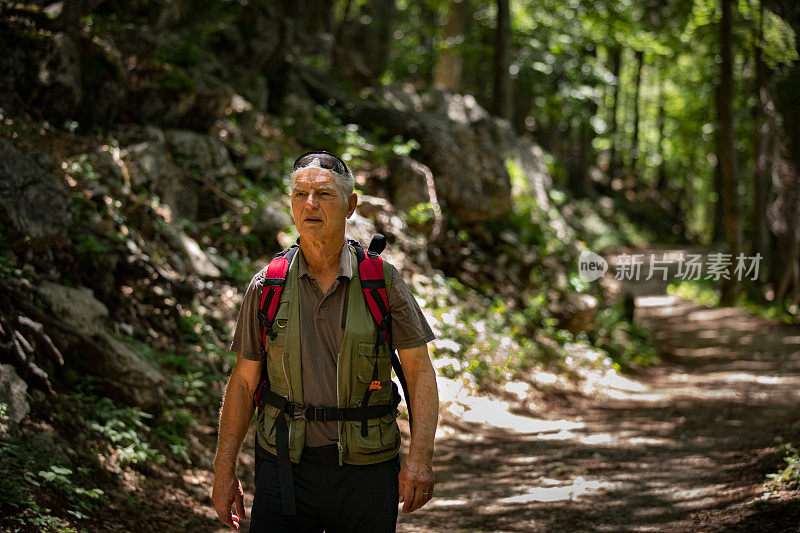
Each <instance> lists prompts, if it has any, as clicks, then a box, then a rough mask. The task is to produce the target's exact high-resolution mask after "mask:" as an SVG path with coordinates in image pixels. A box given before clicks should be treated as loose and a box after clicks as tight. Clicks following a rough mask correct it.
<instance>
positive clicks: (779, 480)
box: [767, 443, 800, 489]
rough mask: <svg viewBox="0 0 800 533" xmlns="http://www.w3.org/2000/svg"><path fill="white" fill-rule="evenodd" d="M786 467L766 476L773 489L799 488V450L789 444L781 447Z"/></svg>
mask: <svg viewBox="0 0 800 533" xmlns="http://www.w3.org/2000/svg"><path fill="white" fill-rule="evenodd" d="M781 450H782V451H783V453H784V457H783V461H784V462H785V463H786V466H785V467H783V468H781V469H780V470H778V472H776V473H772V474H767V479H770V480H771V482H772V483H771V484H772V486H773V487H779V486H783V487H786V488H788V489H797V488H800V449H798V447H797V446H794V445H792V444H791V443H784V444H783V445H781Z"/></svg>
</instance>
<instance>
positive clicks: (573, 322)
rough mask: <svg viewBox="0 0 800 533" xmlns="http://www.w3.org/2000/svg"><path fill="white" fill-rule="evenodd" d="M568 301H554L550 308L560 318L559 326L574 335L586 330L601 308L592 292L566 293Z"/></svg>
mask: <svg viewBox="0 0 800 533" xmlns="http://www.w3.org/2000/svg"><path fill="white" fill-rule="evenodd" d="M566 295H567V296H566V301H563V300H562V301H556V302H553V303H552V304H551V305H550V306H549V309H550V311H551V312H552V313H553V316H554V317H555V318H557V319H558V321H559V327H560V328H561V329H566V330H568V331H569V332H570V333H572V334H573V335H577V334H578V333H580V332H581V331H586V330H587V329H588V328H589V324H591V323H592V320H594V317H595V315H597V311H598V308H599V305H598V302H597V298H595V297H594V296H592V295H590V294H580V293H574V292H568V293H566Z"/></svg>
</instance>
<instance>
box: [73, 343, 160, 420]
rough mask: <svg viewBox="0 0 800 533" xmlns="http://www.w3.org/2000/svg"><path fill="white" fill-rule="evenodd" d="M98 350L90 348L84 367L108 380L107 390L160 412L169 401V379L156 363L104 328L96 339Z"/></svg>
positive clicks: (145, 407) (106, 391)
mask: <svg viewBox="0 0 800 533" xmlns="http://www.w3.org/2000/svg"><path fill="white" fill-rule="evenodd" d="M94 340H95V342H96V345H97V347H98V348H99V350H98V349H94V350H93V349H92V348H91V347H89V349H88V350H86V352H85V356H84V357H85V359H86V360H85V361H84V362H82V367H83V368H84V370H85V371H87V372H90V373H92V374H94V375H97V376H101V377H104V378H106V379H107V380H108V382H107V385H106V386H105V387H104V392H105V394H107V395H108V396H109V397H112V398H116V399H118V400H120V401H122V402H125V403H127V404H129V405H135V406H137V407H141V408H142V409H145V410H148V411H156V410H158V408H159V407H160V406H161V405H163V403H164V400H165V398H166V397H165V395H164V389H163V388H164V387H165V386H166V385H167V380H166V379H165V378H164V376H163V375H162V374H161V372H160V371H159V370H158V368H156V366H155V365H153V363H151V362H150V361H148V360H147V359H145V358H144V357H142V355H141V354H140V353H139V352H137V351H135V350H133V349H132V348H130V347H129V346H128V345H126V344H124V343H123V342H122V341H120V340H118V339H116V338H115V337H114V336H113V335H112V334H111V333H110V332H109V331H107V330H103V331H101V332H100V333H99V334H98V335H97V336H95V338H94Z"/></svg>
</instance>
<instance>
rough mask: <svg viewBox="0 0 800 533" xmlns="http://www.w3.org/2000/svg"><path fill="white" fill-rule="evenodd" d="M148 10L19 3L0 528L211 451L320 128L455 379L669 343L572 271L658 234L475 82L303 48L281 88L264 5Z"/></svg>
mask: <svg viewBox="0 0 800 533" xmlns="http://www.w3.org/2000/svg"><path fill="white" fill-rule="evenodd" d="M165 5H171V4H170V3H165ZM148 9H149V10H151V11H148ZM153 9H155V8H153V7H152V6H151V5H150V4H147V3H142V4H138V3H137V4H136V6H135V7H134V8H133V9H132V11H131V12H128V11H125V12H124V15H123V14H122V13H123V11H121V10H120V5H118V3H116V2H106V3H105V4H103V6H102V8H100V10H99V11H98V12H97V13H96V14H95V15H94V16H92V17H89V18H87V17H86V16H83V18H81V17H78V18H75V17H74V15H72V14H71V13H70V12H69V8H68V7H63V8H62V11H61V12H59V13H55V12H51V11H48V10H46V9H45V10H42V9H39V8H37V7H36V4H35V3H34V4H31V5H25V6H21V7H20V5H17V6H15V7H4V8H3V9H2V11H0V19H2V20H0V25H2V30H0V42H2V44H3V50H4V54H3V57H2V58H0V66H2V68H3V72H4V73H5V74H4V76H3V78H2V82H0V113H1V114H2V116H0V289H2V290H1V291H0V363H2V366H0V369H2V374H0V434H1V438H2V441H0V454H2V455H3V458H4V460H3V463H2V466H1V467H0V479H2V481H0V501H2V504H0V505H1V506H2V513H0V525H2V526H3V528H7V529H10V530H12V531H27V530H31V531H33V530H35V531H40V530H46V529H48V528H49V529H53V530H60V531H72V530H74V529H71V528H84V529H89V530H93V528H94V526H92V525H91V524H92V516H94V514H95V513H98V512H100V509H101V508H107V509H111V510H114V511H125V513H126V514H127V515H130V517H131V518H129V520H134V521H135V520H137V518H136V517H140V518H141V519H144V518H143V517H146V516H147V515H148V513H150V514H152V512H153V511H152V509H150V508H149V507H148V504H147V501H148V495H149V493H148V489H147V484H146V479H148V478H156V479H159V478H160V479H167V478H170V476H172V477H174V476H175V475H179V476H180V475H186V472H189V471H195V470H191V469H193V468H194V469H201V470H203V471H204V472H206V473H208V470H209V469H210V452H211V451H212V450H211V448H213V442H214V433H213V432H214V418H215V411H216V409H217V407H218V405H219V400H220V395H221V391H222V387H223V386H224V382H225V378H226V375H227V374H228V373H229V372H230V370H231V368H232V364H233V362H234V361H235V354H231V353H229V352H228V351H227V350H226V346H227V343H228V342H229V339H230V334H231V326H232V324H233V321H234V320H235V318H236V313H237V310H238V304H239V302H240V297H241V294H242V293H243V291H244V289H245V287H246V285H247V283H248V281H249V280H250V278H251V276H252V275H253V274H254V273H255V272H256V271H257V270H258V269H259V268H260V267H262V266H263V265H264V264H265V263H266V262H267V261H268V259H269V258H270V257H271V255H272V254H273V253H274V252H276V251H277V250H279V249H281V248H282V247H285V246H287V245H289V244H290V243H292V242H293V240H294V237H295V235H296V234H295V233H294V230H293V227H292V221H291V217H290V213H289V209H288V204H287V201H286V200H287V198H286V193H285V179H286V176H287V175H288V171H289V169H290V165H291V162H292V161H293V159H294V157H295V156H296V155H297V154H299V153H301V152H303V151H305V150H306V149H311V148H326V149H331V150H335V151H338V152H340V153H343V154H345V157H346V158H347V159H348V161H349V164H350V165H351V166H352V167H353V168H354V169H355V170H356V179H357V187H358V192H359V195H360V204H359V207H358V210H357V213H356V215H355V216H354V217H353V218H352V219H351V220H350V222H349V229H348V231H349V234H350V236H351V237H353V238H357V239H359V240H361V241H362V242H368V241H369V239H370V238H371V236H372V235H373V234H374V233H376V232H381V233H383V234H385V235H386V236H387V238H388V240H389V243H390V246H389V248H388V250H387V252H386V256H387V257H388V258H389V260H391V261H392V262H393V263H394V264H395V265H396V266H397V267H398V268H399V269H400V270H401V272H402V273H403V274H404V276H405V278H406V279H407V280H408V282H409V284H410V285H411V286H412V287H413V289H414V291H415V292H416V294H417V297H418V299H419V300H420V303H421V304H423V305H424V308H425V312H426V314H427V316H428V318H429V320H430V322H431V324H432V325H433V326H434V328H435V330H436V332H437V334H438V336H439V339H438V340H437V341H436V342H435V344H434V349H433V356H434V357H435V358H436V365H437V368H439V370H440V374H441V377H442V379H453V380H457V381H459V382H462V383H469V384H470V386H472V387H474V388H492V387H497V386H498V385H499V384H502V383H503V382H504V380H507V379H508V378H509V377H512V376H513V375H514V373H516V372H520V371H522V370H524V369H527V368H530V367H533V366H537V365H538V366H539V367H546V366H547V367H549V368H550V369H551V370H553V371H555V372H556V373H557V374H558V375H560V376H580V375H582V374H581V373H582V372H583V373H584V374H585V368H586V367H587V365H588V367H591V368H596V367H598V366H599V367H602V368H605V369H610V368H611V367H612V366H615V367H616V368H622V367H631V366H635V365H637V364H642V363H644V362H646V360H647V359H648V357H650V356H651V355H652V352H651V351H649V350H648V348H647V347H646V345H645V344H644V343H643V340H644V339H645V335H644V332H641V331H639V330H637V329H636V328H635V327H633V326H632V325H631V324H630V323H629V322H628V321H627V320H626V308H625V307H624V305H623V304H622V303H616V304H613V305H612V302H610V301H609V300H608V299H607V298H606V297H605V296H604V295H603V294H601V293H600V292H599V290H598V288H597V287H592V286H590V285H588V284H586V283H585V282H582V281H581V280H580V279H579V278H578V277H577V275H576V257H577V254H578V253H579V252H580V251H581V250H582V249H584V248H586V247H589V248H590V249H593V250H597V251H599V250H600V249H601V248H603V247H605V246H609V245H619V244H631V243H633V242H634V241H635V240H636V239H637V238H639V237H638V235H639V232H638V231H637V230H636V229H635V228H634V226H633V225H632V224H630V223H625V224H624V225H622V226H621V225H620V224H619V220H626V219H625V217H624V216H623V215H621V214H620V213H619V212H617V210H616V206H615V200H614V199H612V198H608V197H603V198H601V199H600V201H599V202H597V203H594V204H592V203H589V202H588V201H581V202H578V201H573V200H572V199H570V198H569V197H568V195H567V194H565V193H564V192H562V191H561V190H559V187H558V185H557V184H554V183H553V180H552V179H551V176H550V172H549V165H552V163H553V158H552V156H550V155H548V154H546V153H544V152H543V150H542V149H541V148H539V147H538V146H537V145H536V144H535V143H534V142H533V141H532V140H531V139H529V138H526V137H523V136H519V135H517V134H516V133H515V132H514V130H513V129H512V128H511V127H510V126H509V124H508V123H506V122H504V121H502V120H500V119H497V118H495V117H493V116H492V115H490V114H489V113H488V112H487V111H486V110H484V109H483V108H482V107H481V106H480V105H478V104H477V103H476V101H475V99H474V98H472V97H471V96H470V95H460V94H451V93H445V92H439V91H433V92H424V93H418V92H416V91H415V90H414V89H413V88H410V87H401V86H389V87H384V88H381V89H373V90H368V91H359V92H355V91H353V90H348V89H347V88H344V87H340V86H338V85H337V84H336V83H335V82H334V81H333V80H330V79H327V78H325V77H324V76H323V75H322V74H321V72H319V71H317V70H315V67H314V65H313V62H308V63H306V62H303V61H298V62H297V63H296V64H293V65H292V67H291V68H290V69H289V70H287V71H286V72H282V73H281V76H282V78H281V79H282V80H283V82H284V83H285V84H286V85H287V86H288V87H289V88H290V89H286V88H284V90H283V92H282V93H281V94H282V95H283V96H282V98H281V99H280V102H281V106H280V108H279V109H275V106H274V100H275V98H274V94H275V91H276V88H275V86H274V85H273V84H272V83H267V84H266V86H265V85H264V83H266V82H265V80H264V77H263V76H256V77H255V79H254V78H253V77H248V76H247V75H246V74H247V72H248V71H247V68H251V67H252V68H254V69H255V67H256V66H257V65H254V63H253V62H254V61H258V60H259V59H258V58H259V57H262V56H261V55H260V53H261V52H263V51H259V50H254V49H252V48H253V47H255V46H264V47H267V46H270V42H269V39H264V40H263V42H262V41H259V40H254V39H250V38H249V36H248V33H247V31H248V27H249V26H247V25H246V24H245V23H244V21H245V20H247V17H246V15H248V14H247V13H241V12H235V9H239V10H246V9H247V8H246V7H242V6H240V7H239V8H235V9H234V13H233V14H232V15H231V14H229V15H227V16H230V17H232V20H233V22H231V21H230V20H227V19H226V21H227V22H226V24H224V25H223V26H221V27H223V30H219V31H216V32H211V36H210V37H209V36H206V37H207V38H206V39H205V40H204V41H203V43H202V47H200V48H197V49H195V45H194V44H193V42H192V41H191V40H189V39H188V38H187V35H189V34H191V32H192V31H195V30H197V28H198V27H202V28H205V26H203V24H204V22H203V20H202V19H198V20H195V19H194V18H192V19H189V20H186V19H181V20H172V19H171V18H170V13H169V12H168V11H167V10H166V9H164V10H155V11H152V10H153ZM250 15H253V16H259V17H262V18H261V19H259V20H262V21H264V20H267V19H268V15H269V13H260V14H252V13H250ZM264 24H269V23H268V22H264ZM206 29H207V28H206ZM222 44H225V46H222ZM211 45H214V46H216V45H219V46H220V48H219V52H218V53H213V54H207V55H202V58H203V60H202V61H201V60H199V59H198V58H197V57H196V56H197V54H199V53H201V52H203V53H207V52H208V49H207V48H206V47H208V46H211ZM198 46H199V45H198ZM272 46H278V44H276V43H272ZM242 58H248V61H247V62H242V61H243V60H242ZM237 60H242V61H239V62H237ZM260 69H261V70H258V69H255V70H253V71H254V72H267V71H268V70H269V69H268V65H261V66H260ZM259 80H260V81H259ZM259 87H260V89H259ZM270 87H271V88H272V91H273V93H272V94H273V97H272V98H269V99H266V100H265V99H264V98H263V97H259V95H262V96H263V94H264V92H267V89H268V88H270ZM270 102H273V104H270ZM568 354H572V355H573V356H574V357H566V356H567V355H568ZM576 354H584V356H578V355H576ZM565 383H566V382H565ZM565 386H566V385H565ZM197 485H198V487H197V494H195V495H194V496H192V497H198V498H203V497H205V498H207V495H206V494H205V493H204V492H203V490H204V489H203V486H202V482H198V484H197ZM101 502H102V505H101ZM105 512H111V511H105ZM129 525H130V524H129Z"/></svg>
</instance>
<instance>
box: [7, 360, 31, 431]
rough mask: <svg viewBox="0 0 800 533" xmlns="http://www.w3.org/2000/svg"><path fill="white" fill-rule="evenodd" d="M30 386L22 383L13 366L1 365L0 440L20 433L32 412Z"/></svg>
mask: <svg viewBox="0 0 800 533" xmlns="http://www.w3.org/2000/svg"><path fill="white" fill-rule="evenodd" d="M27 391H28V384H27V383H25V382H24V381H22V379H21V378H20V377H19V375H18V374H17V371H16V370H15V369H14V367H13V366H11V365H0V440H9V439H13V438H14V437H16V436H17V435H18V433H19V427H18V426H19V423H20V422H22V421H23V420H24V419H25V417H26V416H28V413H29V412H30V405H28V398H27Z"/></svg>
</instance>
